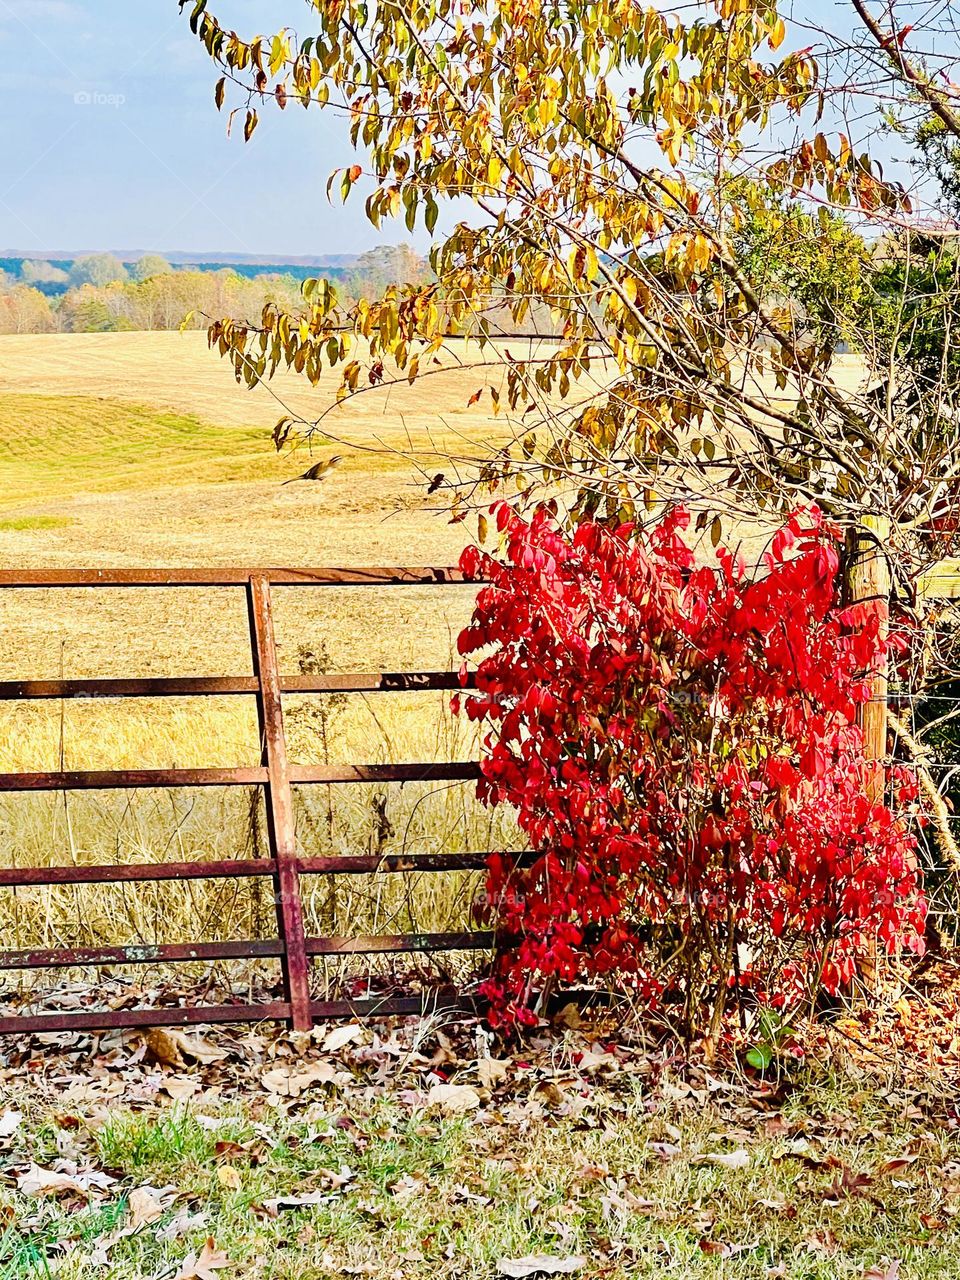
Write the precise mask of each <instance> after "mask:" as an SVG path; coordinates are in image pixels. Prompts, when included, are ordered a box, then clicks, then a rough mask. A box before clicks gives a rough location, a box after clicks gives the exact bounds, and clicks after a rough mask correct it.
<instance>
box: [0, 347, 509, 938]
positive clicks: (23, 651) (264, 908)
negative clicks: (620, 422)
mask: <svg viewBox="0 0 960 1280" xmlns="http://www.w3.org/2000/svg"><path fill="white" fill-rule="evenodd" d="M335 385H336V382H335V379H331V380H330V384H329V385H328V386H321V387H320V388H318V389H317V390H316V391H311V389H310V388H309V387H308V386H307V384H305V383H303V382H301V380H299V379H296V378H286V377H281V378H279V379H278V380H277V382H276V384H275V385H274V387H273V389H272V392H271V393H268V392H266V391H261V390H258V391H255V392H249V391H247V390H245V389H244V388H241V387H239V386H238V385H237V384H236V382H235V380H234V377H233V374H232V370H231V369H230V368H229V366H227V365H225V364H224V363H222V362H221V361H219V360H218V359H217V357H216V356H215V355H213V354H211V353H210V352H209V351H208V350H207V347H206V341H205V338H204V336H203V335H201V334H196V333H191V334H183V335H181V334H175V333H174V334H171V333H151V334H140V333H133V334H104V335H50V336H40V337H36V336H29V337H22V338H21V337H4V338H0V565H2V566H4V567H17V566H19V567H39V566H51V567H53V566H56V567H68V566H90V565H92V566H113V567H125V566H127V567H133V566H145V565H148V566H149V565H153V566H168V565H203V564H219V565H250V564H255V565H277V566H285V565H301V566H303V565H364V564H383V565H399V564H411V565H416V564H437V565H442V564H453V563H455V562H456V559H457V556H458V555H459V552H460V549H461V548H462V546H463V543H464V541H465V539H466V537H467V536H469V535H468V533H466V532H465V530H464V526H463V525H450V524H449V522H448V516H446V515H445V514H444V512H443V511H442V509H440V504H435V499H429V500H427V499H425V497H424V493H423V487H422V484H421V485H419V486H418V484H417V479H418V474H417V470H416V465H414V464H411V462H410V459H409V456H408V455H409V452H410V449H411V446H412V447H413V449H414V450H415V451H416V452H417V461H418V463H419V465H420V466H421V467H422V469H423V470H424V471H425V472H426V473H427V474H434V473H435V471H436V470H437V469H438V468H439V466H440V463H439V462H438V460H437V456H436V455H437V452H439V451H446V452H453V453H457V454H460V455H464V456H467V455H470V454H475V453H476V451H477V449H478V447H482V445H483V443H484V442H486V441H489V440H490V439H491V438H493V436H494V435H495V432H496V430H497V424H496V423H495V422H494V421H493V420H492V419H491V418H490V417H489V416H488V414H487V413H486V412H485V411H484V410H482V409H481V408H480V407H479V406H476V407H473V408H467V407H466V406H467V401H468V399H469V397H470V394H471V393H472V391H473V390H475V389H476V385H477V379H476V375H475V374H471V373H469V372H461V371H457V370H451V371H450V372H449V373H444V374H442V375H441V376H439V377H436V378H434V379H432V380H431V381H430V383H429V393H427V392H426V391H421V390H420V389H419V388H418V389H411V388H407V387H406V386H404V387H402V388H395V389H393V390H389V391H376V392H373V393H371V394H369V395H365V396H361V397H359V398H358V399H357V400H356V401H355V402H354V403H353V404H352V405H351V406H348V407H344V408H342V409H341V410H338V411H337V412H336V414H334V415H333V417H332V419H331V420H330V422H329V424H328V425H329V427H330V430H331V432H333V433H334V434H335V435H336V437H337V438H336V440H335V441H333V442H325V443H322V444H318V446H317V448H316V449H315V450H313V451H311V450H308V449H302V450H300V451H298V452H297V453H294V454H293V455H291V454H289V453H287V454H284V455H281V456H278V455H277V453H276V451H275V449H274V447H273V443H272V441H271V438H270V432H271V429H272V427H273V425H274V424H275V422H276V421H277V419H278V418H279V417H280V415H281V414H282V413H284V412H287V411H289V410H292V411H295V412H299V413H304V414H308V415H309V416H310V417H311V418H313V417H316V416H317V415H318V414H319V413H320V412H321V410H322V409H323V408H324V407H325V406H326V405H327V404H329V403H330V401H331V399H332V398H333V393H334V390H335ZM425 385H426V384H425ZM401 451H403V456H401ZM333 452H337V453H339V454H341V455H342V456H343V458H344V462H343V465H342V466H341V467H340V468H339V469H338V470H337V471H336V472H335V473H334V474H333V476H332V477H331V478H330V480H328V481H326V482H324V483H323V484H311V483H301V484H290V485H283V484H282V481H284V480H286V479H289V478H290V477H291V476H295V475H298V474H299V473H300V472H302V471H303V470H305V469H306V467H307V466H309V465H310V464H311V462H313V461H316V460H317V459H319V458H323V457H326V456H328V455H329V454H330V453H333ZM470 604H471V601H470V593H469V591H468V590H463V589H452V590H440V591H434V590H425V589H398V590H395V591H394V590H367V589H356V590H320V589H318V590H300V589H293V588H291V589H287V590H283V591H278V593H277V600H276V611H277V629H278V641H279V645H280V657H281V665H282V666H283V668H284V669H285V670H287V671H291V672H296V671H297V670H300V669H313V670H316V669H318V668H320V669H329V670H339V671H351V670H353V671H361V670H374V671H376V670H388V671H390V670H417V669H443V668H447V667H449V665H450V663H451V661H452V652H453V646H454V640H455V636H456V632H457V631H458V629H459V627H460V626H461V625H462V623H463V621H464V620H465V618H466V617H467V615H468V613H469V609H470ZM0 628H2V636H3V643H2V645H0V679H16V678H30V677H34V678H42V677H57V676H66V677H70V676H117V675H130V676H134V675H144V676H157V675H176V674H180V675H185V674H247V673H249V671H250V657H249V646H248V640H247V632H246V614H245V604H244V600H243V598H242V593H241V592H240V591H236V590H231V589H228V590H224V591H202V590H184V591H172V590H152V591H139V590H137V591H133V590H131V591H114V592H106V591H98V592H88V591H59V592H50V591H43V590H40V591H31V592H6V593H4V594H3V596H2V597H0ZM288 732H289V737H290V743H291V751H292V755H293V757H294V758H295V759H296V760H298V761H303V762H311V761H313V762H322V761H329V762H339V761H351V760H352V761H363V762H370V763H378V762H384V761H387V760H434V759H456V758H465V757H469V756H470V755H471V754H472V752H473V750H474V748H473V746H472V743H471V741H469V740H468V739H469V735H468V733H467V731H466V728H465V726H463V725H461V724H458V723H456V722H454V721H453V720H452V718H451V717H450V715H449V711H448V709H447V706H446V698H445V696H444V695H442V694H422V695H391V696H382V697H380V698H368V697H362V696H355V697H353V696H351V697H349V698H342V697H341V698H337V699H333V700H331V699H319V698H301V699H296V700H292V701H291V703H290V705H289V707H288ZM257 754H258V744H257V728H256V718H255V709H254V706H253V704H252V700H251V699H243V698H235V699H227V698H222V699H193V700H183V699H175V700H170V699H164V700H153V701H150V702H144V701H131V702H124V703H117V702H108V703H92V702H90V701H77V700H74V701H68V702H65V703H63V704H61V703H46V704H33V705H27V704H24V703H8V704H5V705H2V706H0V769H5V770H25V771H33V770H42V769H57V768H68V769H71V768H75V769H82V768H110V767H123V766H128V767H141V768H149V767H162V766H173V765H179V766H182V767H189V766H192V765H196V766H200V765H218V764H220V765H232V764H243V763H252V762H254V761H255V760H256V758H257ZM471 791H472V788H471V787H466V786H463V785H457V786H446V787H441V788H439V789H438V788H436V787H433V786H428V785H426V784H423V785H410V786H406V787H404V788H399V787H391V788H386V789H379V790H376V791H373V790H371V788H369V787H361V786H356V787H354V786H344V787H340V788H336V789H329V791H328V789H325V788H324V789H321V788H308V789H305V790H304V793H303V794H302V795H301V796H300V797H298V806H299V807H298V836H299V838H300V841H301V844H302V847H303V849H304V850H305V851H306V852H310V853H319V852H324V851H327V850H329V851H337V850H340V851H343V852H347V851H351V852H356V851H366V850H368V849H376V850H377V851H382V852H394V851H399V850H402V849H405V848H406V849H409V848H417V849H422V850H425V851H437V852H439V851H442V850H444V849H446V850H451V851H453V850H457V849H468V848H486V847H491V845H495V844H497V843H500V844H501V845H502V844H504V843H506V842H508V841H510V840H512V839H513V838H514V837H513V834H512V833H511V832H510V831H509V830H504V829H503V828H504V826H505V825H506V826H508V825H509V824H504V823H503V822H502V821H501V820H500V819H499V818H498V819H497V820H496V821H495V822H493V823H491V820H490V819H489V817H488V816H487V815H485V814H482V813H480V812H478V810H477V807H476V805H475V802H474V801H473V798H472V795H471V794H470V793H471ZM262 832H263V826H262V821H261V820H260V819H258V817H257V816H256V808H255V806H254V808H253V809H252V808H251V797H249V796H248V795H242V794H240V793H239V791H237V790H232V791H231V790H227V789H224V790H223V791H217V792H213V791H211V792H191V793H183V794H180V793H175V794H168V793H139V794H135V795H126V794H117V793H112V794H111V793H87V794H73V795H71V796H69V797H66V798H65V797H63V796H59V797H58V796H53V795H33V796H12V797H6V798H5V799H3V800H2V801H0V848H2V853H0V858H2V859H3V861H4V862H5V863H6V864H8V865H9V864H14V865H16V864H21V863H22V864H35V863H39V864H44V863H62V862H77V861H88V860H89V861H97V862H102V861H107V862H109V861H118V862H121V861H142V860H147V861H149V860H152V859H162V858H171V857H175V858H177V859H182V858H205V857H210V858H222V857H232V856H245V855H248V854H250V852H251V851H252V849H253V848H255V847H257V844H258V841H260V840H262ZM472 892H473V882H472V881H471V880H470V879H469V878H467V877H463V876H459V877H458V876H451V877H449V878H439V879H438V878H437V877H429V876H424V877H421V878H420V881H419V882H418V883H413V884H410V883H406V884H403V885H401V884H400V883H398V880H397V878H396V877H377V878H375V879H371V880H370V881H367V880H366V879H365V878H364V879H358V878H357V877H352V878H348V877H343V878H342V880H341V879H340V878H337V880H336V881H335V882H333V883H330V884H327V883H326V882H324V883H323V884H322V885H321V884H319V883H317V884H316V885H315V886H314V887H313V893H312V896H311V898H310V901H309V903H308V913H309V917H310V921H309V922H310V925H311V927H312V928H315V929H318V930H319V929H321V928H323V929H330V928H333V927H339V928H344V927H346V926H345V922H349V927H350V929H352V930H353V931H356V932H368V931H369V932H382V933H394V932H401V931H405V930H407V929H416V928H428V927H436V928H455V927H457V926H463V925H464V924H466V923H468V921H469V901H470V898H471V896H472ZM0 927H2V928H4V930H5V933H6V934H7V936H8V937H9V938H10V939H11V945H14V946H16V947H18V948H21V947H23V948H25V947H31V946H58V945H69V944H71V943H76V944H80V943H95V942H117V943H121V942H141V941H142V942H148V941H151V940H155V941H167V940H173V939H175V938H182V937H183V936H184V934H185V933H189V934H190V935H192V936H195V937H196V938H198V939H199V938H208V939H211V940H213V939H216V938H226V937H237V936H241V935H244V936H262V935H265V934H269V933H270V932H271V931H273V930H274V929H275V927H276V926H275V921H274V920H273V905H272V902H271V901H266V902H265V901H264V900H263V895H262V894H260V893H259V890H258V889H257V888H256V887H253V888H251V887H250V886H247V885H244V886H241V887H239V888H238V887H236V886H230V885H223V884H218V883H217V882H200V883H194V884H188V885H160V886H139V887H133V888H131V887H127V888H117V889H114V888H112V887H109V886H97V887H90V886H84V887H82V888H76V889H75V888H70V889H62V890H58V891H51V890H37V891H33V892H25V891H18V892H17V893H14V892H12V891H10V890H2V891H0Z"/></svg>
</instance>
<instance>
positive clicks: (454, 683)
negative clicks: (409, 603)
mask: <svg viewBox="0 0 960 1280" xmlns="http://www.w3.org/2000/svg"><path fill="white" fill-rule="evenodd" d="M471 684H472V680H471V678H470V677H468V678H467V687H470V685H471ZM259 687H260V686H259V685H258V683H257V680H256V677H255V676H232V677H231V676H181V677H179V678H176V679H169V678H164V677H159V678H150V679H143V680H0V701H2V700H4V699H16V698H184V697H188V698H189V697H197V696H201V695H203V696H209V695H212V694H219V695H231V694H247V695H248V696H249V695H250V694H255V693H256V692H257V691H258V689H259ZM460 687H461V682H460V680H459V679H458V677H457V674H456V672H454V671H393V672H386V671H384V672H370V673H366V672H354V673H350V674H345V675H328V676H327V675H324V676H320V675H317V676H312V675H309V676H281V677H280V691H281V693H417V692H419V691H420V690H424V689H425V690H431V689H459V688H460Z"/></svg>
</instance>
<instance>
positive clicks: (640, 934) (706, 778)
mask: <svg viewBox="0 0 960 1280" xmlns="http://www.w3.org/2000/svg"><path fill="white" fill-rule="evenodd" d="M494 510H495V512H496V517H497V524H498V528H499V529H500V531H501V533H502V534H503V535H504V558H503V560H502V561H500V560H496V559H494V558H492V557H491V556H489V555H487V554H485V553H484V552H482V551H480V550H478V549H476V548H469V549H468V550H467V551H465V552H464V555H463V558H462V561H461V563H462V567H463V568H464V569H465V570H466V571H467V572H468V573H471V574H478V573H479V574H482V575H483V576H484V577H485V578H486V579H487V580H488V585H484V586H483V588H482V589H481V590H480V593H479V595H478V598H477V605H476V609H475V611H474V615H473V619H472V622H471V625H470V626H469V627H468V628H467V629H466V630H465V631H464V632H463V633H462V635H461V636H460V642H459V644H460V652H461V653H462V654H464V655H466V654H472V653H475V652H477V651H482V650H489V653H488V655H487V656H484V657H482V659H481V660H480V663H479V667H478V670H477V677H476V684H477V687H476V692H471V693H469V694H464V695H462V698H461V701H462V709H463V710H464V711H465V712H466V714H467V715H468V716H470V717H471V718H472V719H474V720H482V721H485V722H486V723H487V724H488V725H489V732H488V733H487V735H486V736H485V738H484V752H483V759H482V773H483V776H482V780H481V782H480V784H479V791H480V796H481V798H482V799H483V800H484V801H485V802H486V803H488V804H491V805H494V804H502V803H508V804H511V805H513V806H514V807H515V808H516V810H517V812H518V816H519V822H520V825H521V827H522V828H523V830H524V831H525V832H526V834H527V836H528V837H529V840H530V843H531V845H532V848H533V850H534V856H535V860H534V861H533V863H532V865H530V866H528V867H524V868H523V869H519V868H518V867H517V866H516V865H515V860H514V859H513V858H511V857H509V856H506V855H503V856H500V855H498V856H494V857H493V858H492V859H491V861H490V867H489V874H488V882H487V890H488V893H487V902H488V907H487V908H486V911H487V914H488V915H489V916H490V917H491V918H493V919H494V920H495V922H496V926H497V930H498V937H499V951H498V959H497V961H496V963H495V967H494V971H493V973H492V976H491V977H490V979H489V981H488V982H487V984H486V990H487V994H488V995H489V996H490V997H491V998H492V1000H493V1005H494V1010H495V1013H496V1014H497V1015H498V1016H499V1017H500V1018H501V1019H503V1020H507V1021H510V1020H513V1019H517V1020H520V1021H521V1022H523V1021H530V1020H532V1018H533V1014H532V1012H531V1010H532V1009H533V1007H535V1005H536V1003H537V1001H538V999H539V998H540V997H541V996H542V995H543V993H544V991H545V990H548V989H549V988H550V986H551V984H552V983H554V982H555V981H556V980H558V979H559V980H563V981H573V980H581V981H582V980H584V979H603V980H605V981H607V982H612V983H614V984H615V985H617V986H618V987H620V988H621V989H629V990H631V991H634V992H637V993H639V995H640V996H641V997H642V998H643V999H645V1000H646V1001H648V1002H649V1003H650V1004H651V1005H656V1004H658V1003H660V1002H662V1001H671V1002H672V1003H674V1004H678V1005H679V1007H680V1009H681V1010H682V1021H683V1023H684V1025H685V1026H686V1028H687V1030H688V1031H689V1032H693V1031H696V1030H698V1029H702V1028H703V1025H704V1021H705V1019H706V1018H707V1017H708V1015H710V1011H711V1010H712V1015H711V1016H712V1019H713V1022H714V1025H718V1024H719V1018H720V1015H721V1013H722V1011H723V1008H724V1005H725V1003H726V1002H727V1000H728V997H729V996H730V994H731V993H733V995H734V996H735V997H737V998H749V999H751V1000H754V1001H763V1002H768V1003H772V1004H774V1005H776V1006H778V1007H781V1006H787V1007H789V1006H792V1005H793V1004H794V1003H795V1002H796V1001H798V1000H799V999H800V998H802V997H804V996H809V995H811V994H812V993H813V992H814V991H815V990H817V989H818V988H820V987H822V988H825V989H826V990H827V991H830V992H835V991H837V990H838V989H839V988H840V987H841V986H842V984H844V983H845V982H846V981H847V980H849V978H850V977H851V975H852V974H853V971H854V969H855V966H856V964H857V961H858V958H859V957H860V956H862V955H863V954H864V952H865V951H866V950H867V949H868V947H869V946H871V945H872V940H874V939H878V940H879V943H880V944H881V945H882V946H883V947H885V948H887V949H889V950H891V951H892V950H894V949H896V948H899V947H909V948H912V949H914V950H918V951H919V950H920V949H922V945H923V944H922V932H923V920H924V914H925V905H924V901H923V897H922V892H921V889H920V885H919V876H918V870H917V865H916V859H915V854H914V839H913V836H912V834H911V831H910V829H909V827H908V825H907V823H906V822H905V821H903V820H902V819H900V818H898V817H897V816H896V815H895V814H894V813H893V812H892V811H891V810H890V809H889V808H887V807H886V806H884V805H877V804H872V803H871V802H870V801H869V800H868V799H867V797H866V796H865V794H864V790H863V750H862V740H861V735H860V731H859V729H858V728H857V725H856V708H857V704H858V702H860V701H862V700H863V699H864V697H865V696H866V683H865V676H866V675H867V674H868V673H869V672H870V670H871V668H872V666H873V664H875V663H876V662H877V661H878V659H880V658H881V657H882V655H883V648H884V642H883V641H882V640H881V639H880V636H879V627H878V619H877V616H876V614H875V612H874V611H873V610H872V609H871V608H870V607H869V606H859V607H858V608H857V609H856V610H853V609H847V610H843V609H841V608H839V606H838V603H837V592H836V581H837V569H838V553H837V538H838V534H837V531H836V530H835V529H834V528H833V527H831V526H830V525H828V524H827V523H825V522H824V521H823V519H822V518H821V516H820V513H819V512H818V511H817V510H816V509H815V508H813V509H810V510H805V511H802V512H797V513H796V514H795V515H794V516H793V517H792V518H791V519H790V520H789V522H788V523H787V524H786V526H785V527H784V528H783V529H781V530H780V532H779V533H777V535H776V536H775V538H774V539H773V542H772V546H771V549H770V551H769V552H768V553H767V555H766V556H765V557H764V568H765V572H764V573H763V575H762V576H760V577H757V578H748V577H747V576H746V574H745V571H744V566H743V564H742V562H739V561H738V560H737V559H735V558H734V557H733V556H732V555H731V554H730V552H729V551H726V550H724V549H721V550H720V551H719V552H718V560H719V567H718V568H715V569H714V568H708V567H704V566H703V565H698V564H697V563H696V562H695V560H694V557H693V555H692V553H691V551H690V550H689V548H688V547H687V545H686V544H685V543H684V541H683V539H682V537H681V533H682V531H683V530H684V529H685V528H686V527H687V524H688V516H687V513H686V512H685V511H683V510H676V511H674V512H672V513H671V514H670V515H668V516H667V517H666V518H665V519H664V520H663V521H662V522H661V523H660V524H659V525H658V526H657V527H656V528H655V529H653V530H652V532H644V533H640V532H638V531H637V530H635V529H634V528H632V527H624V528H621V529H619V530H616V531H611V530H609V529H607V528H604V527H602V526H600V525H598V524H594V523H589V522H588V523H584V524H581V525H580V526H579V527H578V528H577V529H576V532H575V533H572V534H569V533H568V532H566V531H565V530H564V529H563V528H562V527H561V526H560V525H559V523H558V522H557V520H556V519H555V518H554V516H553V515H552V514H551V513H550V511H549V510H547V509H542V510H540V511H538V512H537V514H536V515H535V516H534V517H533V518H532V520H530V521H529V522H527V521H526V520H524V519H522V518H521V517H520V516H518V515H517V514H516V513H515V512H514V511H513V510H512V509H511V508H510V507H509V506H507V505H506V504H503V505H500V506H499V507H496V508H494Z"/></svg>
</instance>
